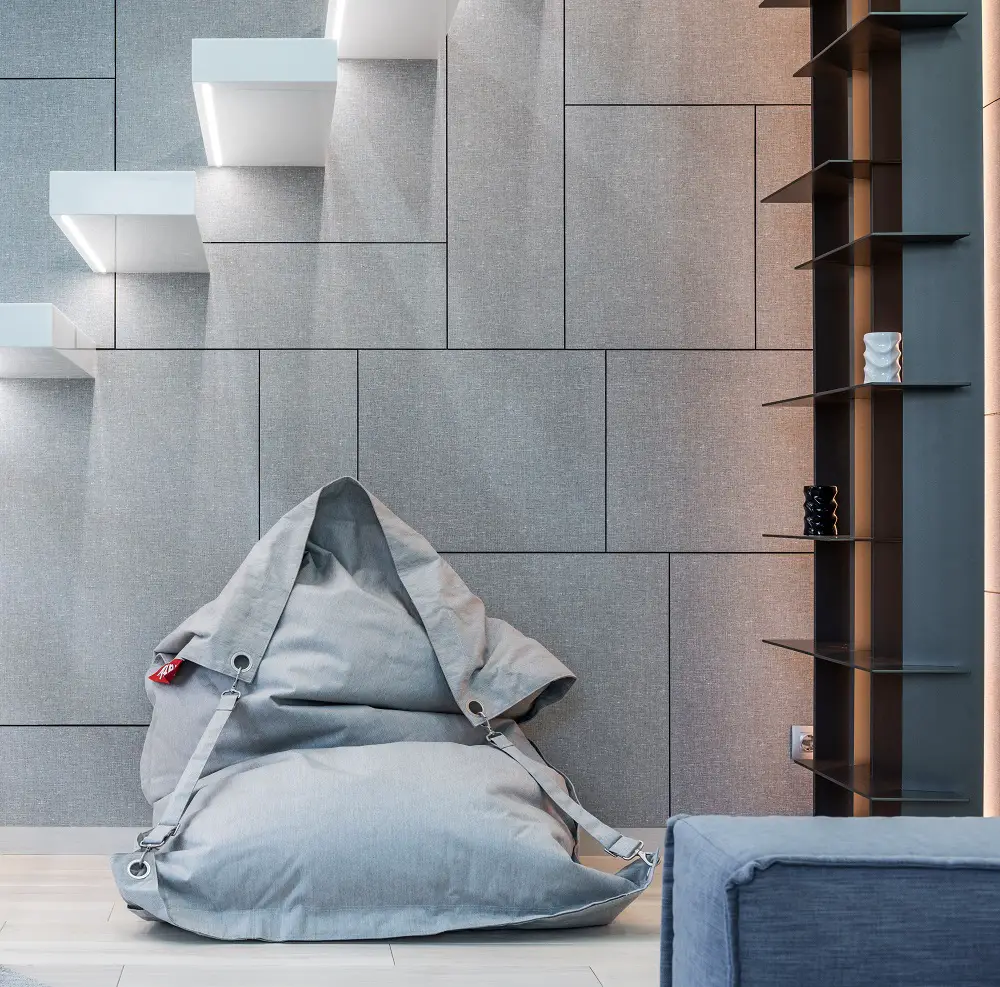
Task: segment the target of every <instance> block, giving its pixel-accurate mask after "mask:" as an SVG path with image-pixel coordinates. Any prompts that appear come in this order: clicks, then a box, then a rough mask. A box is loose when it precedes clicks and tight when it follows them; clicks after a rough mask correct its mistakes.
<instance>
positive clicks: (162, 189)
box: [49, 171, 208, 274]
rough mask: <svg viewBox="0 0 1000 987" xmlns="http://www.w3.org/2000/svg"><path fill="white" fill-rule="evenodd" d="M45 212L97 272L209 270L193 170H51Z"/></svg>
mask: <svg viewBox="0 0 1000 987" xmlns="http://www.w3.org/2000/svg"><path fill="white" fill-rule="evenodd" d="M49 212H50V213H51V215H52V218H53V219H54V220H55V221H56V223H57V224H58V225H59V228H60V229H61V230H62V231H63V233H65V234H66V236H67V237H68V239H69V241H70V242H71V243H72V244H73V246H74V247H76V249H77V250H78V251H79V253H80V256H81V257H83V259H84V260H85V261H86V262H87V263H88V264H89V265H90V268H91V270H93V271H96V272H97V273H98V274H106V273H108V272H110V271H120V272H122V273H128V274H169V273H174V272H184V271H187V272H196V273H207V272H208V260H207V259H206V257H205V248H204V246H203V245H202V242H201V230H200V229H199V227H198V218H197V216H196V215H195V173H194V172H193V171H50V172H49Z"/></svg>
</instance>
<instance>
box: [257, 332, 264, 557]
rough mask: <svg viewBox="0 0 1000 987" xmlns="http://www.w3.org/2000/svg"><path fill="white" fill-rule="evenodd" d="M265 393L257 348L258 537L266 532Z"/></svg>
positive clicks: (260, 360) (262, 368) (262, 359)
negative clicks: (262, 500)
mask: <svg viewBox="0 0 1000 987" xmlns="http://www.w3.org/2000/svg"><path fill="white" fill-rule="evenodd" d="M263 395H264V355H263V351H262V350H257V539H258V540H260V538H261V537H262V536H263V534H264V513H263V510H262V508H261V499H262V498H261V488H262V487H263V485H264V454H263V431H264V421H263V417H262V411H263Z"/></svg>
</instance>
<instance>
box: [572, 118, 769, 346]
mask: <svg viewBox="0 0 1000 987" xmlns="http://www.w3.org/2000/svg"><path fill="white" fill-rule="evenodd" d="M753 141H754V111H753V107H750V106H736V107H730V106H726V107H720V106H698V107H690V106H681V107H678V106H670V107H662V106H657V107H638V106H636V107H629V108H627V109H622V108H619V107H604V106H601V107H569V108H568V109H567V111H566V203H567V216H566V309H567V312H566V314H567V330H566V332H567V341H568V344H569V345H570V346H585V347H589V346H608V347H612V346H613V347H642V346H651V347H668V346H670V347H719V348H737V347H751V348H752V347H753V345H754V338H753V319H754V315H753V310H754V309H753V307H754V284H753V278H754V251H753V230H754V213H753V209H754V205H753V202H754V173H753V161H754V145H753ZM623 148H628V153H627V154H623V153H622V149H623Z"/></svg>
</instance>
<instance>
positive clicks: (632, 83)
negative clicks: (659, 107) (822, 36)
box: [566, 0, 809, 104]
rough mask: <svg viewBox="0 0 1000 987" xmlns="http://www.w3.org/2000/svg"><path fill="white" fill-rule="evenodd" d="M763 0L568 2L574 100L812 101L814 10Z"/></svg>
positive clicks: (569, 65) (570, 97) (569, 64)
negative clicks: (798, 73) (800, 74)
mask: <svg viewBox="0 0 1000 987" xmlns="http://www.w3.org/2000/svg"><path fill="white" fill-rule="evenodd" d="M759 3H760V0H699V2H697V3H691V2H686V3H682V2H677V0H671V2H664V0H617V2H616V3H608V2H607V0H566V81H567V93H566V98H567V100H568V101H569V102H570V103H743V104H747V103H808V102H809V82H808V80H806V79H793V78H792V77H791V76H792V73H793V72H794V71H795V70H796V69H797V68H799V67H800V66H801V65H802V64H803V63H804V62H806V61H807V60H808V58H809V14H808V12H807V11H804V10H780V9H772V10H761V9H759Z"/></svg>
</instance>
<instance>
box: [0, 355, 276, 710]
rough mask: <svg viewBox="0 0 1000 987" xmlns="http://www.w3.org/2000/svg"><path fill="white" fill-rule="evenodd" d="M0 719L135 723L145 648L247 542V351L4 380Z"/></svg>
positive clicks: (130, 360)
mask: <svg viewBox="0 0 1000 987" xmlns="http://www.w3.org/2000/svg"><path fill="white" fill-rule="evenodd" d="M0 420H2V421H3V422H4V423H5V427H4V428H2V429H0V474H2V476H3V478H4V483H3V484H2V485H0V516H2V517H4V518H11V519H14V518H16V519H17V523H16V524H3V525H0V558H2V559H3V565H2V566H0V599H2V600H3V601H4V605H3V608H2V609H0V655H2V656H3V660H2V661H0V723H61V724H66V723H142V722H145V720H146V718H147V717H148V710H149V707H148V704H147V702H146V698H145V695H144V693H143V673H144V672H145V670H146V668H147V667H148V665H149V663H150V661H151V660H152V652H153V648H154V647H155V646H156V644H157V643H158V642H159V640H160V638H161V637H162V636H163V635H164V634H166V633H167V632H169V631H171V630H172V629H173V628H174V627H175V626H176V625H177V624H178V623H180V621H181V620H183V619H184V618H185V617H186V616H187V615H188V614H190V613H191V612H193V611H194V610H195V609H197V608H198V607H200V606H201V605H202V604H203V603H206V602H208V600H210V599H212V598H213V597H214V596H216V595H217V594H218V592H219V590H220V589H221V588H222V587H223V586H224V585H225V583H226V581H227V580H228V579H229V577H230V576H231V575H232V573H233V571H234V570H235V569H236V567H237V566H238V565H239V564H240V562H241V561H242V560H243V557H244V556H245V554H246V553H247V551H249V549H250V548H251V546H252V545H253V543H254V541H255V540H256V536H257V355H256V354H255V353H196V354H187V353H121V352H106V353H102V354H101V356H100V360H99V376H98V379H97V381H96V384H94V383H90V382H87V383H82V382H77V381H73V382H56V381H0Z"/></svg>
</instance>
